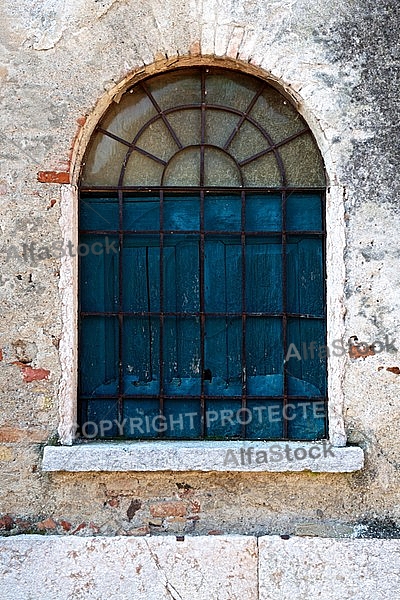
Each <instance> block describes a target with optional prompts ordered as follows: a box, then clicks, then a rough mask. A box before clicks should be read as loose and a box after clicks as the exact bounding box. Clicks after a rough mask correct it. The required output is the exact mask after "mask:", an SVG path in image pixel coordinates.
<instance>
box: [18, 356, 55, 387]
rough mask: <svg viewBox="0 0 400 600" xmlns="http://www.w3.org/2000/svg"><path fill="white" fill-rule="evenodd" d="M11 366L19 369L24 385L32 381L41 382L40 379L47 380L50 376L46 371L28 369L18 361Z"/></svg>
mask: <svg viewBox="0 0 400 600" xmlns="http://www.w3.org/2000/svg"><path fill="white" fill-rule="evenodd" d="M12 364H13V365H16V366H17V367H19V368H20V369H21V371H22V375H23V377H24V381H25V383H31V382H32V381H41V380H42V379H47V378H48V376H49V375H50V371H48V370H47V369H33V368H32V367H28V365H26V364H24V363H22V362H20V361H15V362H13V363H12Z"/></svg>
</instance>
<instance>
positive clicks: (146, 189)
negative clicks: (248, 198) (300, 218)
mask: <svg viewBox="0 0 400 600" xmlns="http://www.w3.org/2000/svg"><path fill="white" fill-rule="evenodd" d="M206 145H207V144H205V146H206ZM80 190H81V192H82V194H83V195H84V194H85V193H90V192H118V191H119V190H123V191H124V192H135V193H137V194H151V193H158V192H159V191H160V190H164V191H165V192H180V193H185V192H186V193H187V191H188V188H187V186H186V187H185V186H176V185H175V186H163V185H152V186H143V185H139V186H134V185H109V186H107V185H97V186H95V185H87V186H85V185H82V186H81V188H80ZM201 190H205V191H207V192H215V193H218V192H220V193H221V194H226V193H227V192H241V191H242V188H241V187H238V186H225V187H221V186H203V187H200V186H190V192H193V193H194V192H200V191H201ZM324 190H325V188H324V187H321V186H316V187H309V186H307V187H306V186H305V187H298V186H297V187H296V186H291V185H279V186H274V187H268V186H267V187H261V186H246V192H247V193H250V192H257V193H261V192H265V193H281V192H284V191H286V192H303V193H304V192H310V193H312V192H324Z"/></svg>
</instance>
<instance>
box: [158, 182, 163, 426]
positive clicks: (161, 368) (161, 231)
mask: <svg viewBox="0 0 400 600" xmlns="http://www.w3.org/2000/svg"><path fill="white" fill-rule="evenodd" d="M163 229H164V192H162V191H160V314H159V317H160V393H159V395H158V397H157V399H158V401H159V410H160V415H164V324H165V323H164V318H165V314H164V233H163ZM162 433H163V432H159V435H162Z"/></svg>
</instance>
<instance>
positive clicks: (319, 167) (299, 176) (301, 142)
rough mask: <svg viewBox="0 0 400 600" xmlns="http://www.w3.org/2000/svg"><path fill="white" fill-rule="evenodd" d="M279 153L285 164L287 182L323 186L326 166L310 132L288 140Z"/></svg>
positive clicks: (295, 185) (294, 185)
mask: <svg viewBox="0 0 400 600" xmlns="http://www.w3.org/2000/svg"><path fill="white" fill-rule="evenodd" d="M279 153H280V155H281V157H282V160H283V163H284V165H285V170H286V177H287V184H288V185H289V186H293V187H322V186H324V185H325V174H324V167H323V164H322V158H321V155H320V153H319V150H318V148H317V146H316V144H315V142H314V140H313V138H312V137H311V135H310V134H306V135H302V136H300V137H298V138H296V139H295V140H293V141H291V142H288V143H287V144H285V145H284V146H282V147H281V148H279Z"/></svg>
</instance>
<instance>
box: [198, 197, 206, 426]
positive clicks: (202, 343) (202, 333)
mask: <svg viewBox="0 0 400 600" xmlns="http://www.w3.org/2000/svg"><path fill="white" fill-rule="evenodd" d="M204 246H205V240H204V192H200V257H199V258H200V265H199V266H200V273H199V287H200V373H201V390H200V410H201V418H200V426H201V436H202V438H204V437H206V435H207V432H206V402H205V390H204V371H205V368H206V365H205V327H206V319H205V312H204V308H205V294H204V258H205V257H204Z"/></svg>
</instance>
